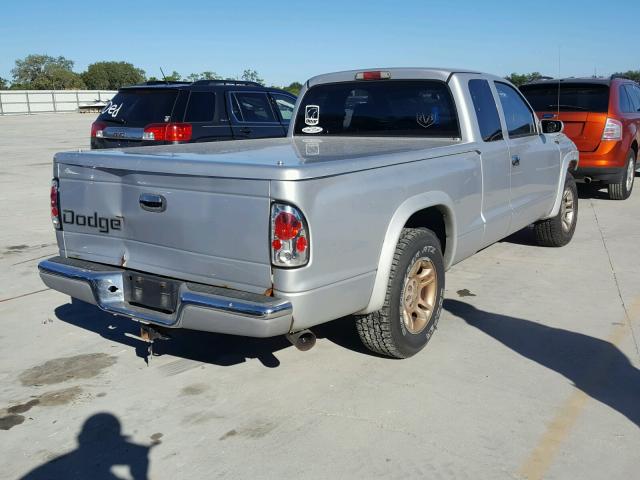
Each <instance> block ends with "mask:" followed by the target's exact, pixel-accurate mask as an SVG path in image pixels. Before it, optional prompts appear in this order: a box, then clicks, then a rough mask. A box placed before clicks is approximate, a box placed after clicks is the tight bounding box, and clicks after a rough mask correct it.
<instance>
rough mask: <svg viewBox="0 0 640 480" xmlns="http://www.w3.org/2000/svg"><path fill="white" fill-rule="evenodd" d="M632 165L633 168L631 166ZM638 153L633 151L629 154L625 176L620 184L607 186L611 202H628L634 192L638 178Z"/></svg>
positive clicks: (625, 165) (625, 166)
mask: <svg viewBox="0 0 640 480" xmlns="http://www.w3.org/2000/svg"><path fill="white" fill-rule="evenodd" d="M630 165H631V166H630ZM635 167H636V152H635V151H634V150H633V149H631V150H629V153H628V154H627V161H626V163H625V164H624V175H623V176H622V179H621V180H620V181H619V182H618V183H611V184H609V185H607V189H608V190H609V198H610V199H611V200H626V199H627V198H629V195H631V190H633V183H634V178H635V176H636V168H635Z"/></svg>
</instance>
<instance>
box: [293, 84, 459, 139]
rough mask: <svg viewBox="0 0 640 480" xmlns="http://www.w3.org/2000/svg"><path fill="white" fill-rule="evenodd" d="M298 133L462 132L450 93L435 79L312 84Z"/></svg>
mask: <svg viewBox="0 0 640 480" xmlns="http://www.w3.org/2000/svg"><path fill="white" fill-rule="evenodd" d="M295 133H296V134H297V135H305V134H314V135H359V136H416V137H446V138H457V137H460V128H459V126H458V117H457V114H456V109H455V105H454V103H453V99H452V97H451V92H450V91H449V88H448V87H447V85H446V84H445V83H444V82H439V81H433V80H416V81H414V80H410V81H405V80H396V81H389V80H382V81H368V82H362V81H360V82H344V83H335V84H325V85H318V86H315V87H312V88H311V89H309V90H308V91H307V93H306V94H305V96H304V98H303V99H302V102H301V103H300V108H299V109H298V115H297V117H296V125H295Z"/></svg>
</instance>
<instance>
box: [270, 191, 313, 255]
mask: <svg viewBox="0 0 640 480" xmlns="http://www.w3.org/2000/svg"><path fill="white" fill-rule="evenodd" d="M308 261H309V235H308V228H307V225H306V221H305V219H304V216H303V215H302V213H301V212H300V211H299V210H298V209H297V208H295V207H292V206H291V205H284V204H281V203H274V204H273V205H272V206H271V262H272V263H273V265H274V266H276V267H301V266H303V265H306V264H307V262H308Z"/></svg>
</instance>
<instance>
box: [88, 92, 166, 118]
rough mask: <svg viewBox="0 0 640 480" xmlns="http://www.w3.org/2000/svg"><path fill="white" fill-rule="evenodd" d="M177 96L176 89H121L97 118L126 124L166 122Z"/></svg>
mask: <svg viewBox="0 0 640 480" xmlns="http://www.w3.org/2000/svg"><path fill="white" fill-rule="evenodd" d="M177 96H178V90H176V89H171V90H161V89H137V88H136V89H127V90H121V91H119V92H118V93H117V94H116V96H115V97H113V98H112V99H111V101H110V102H109V104H108V105H107V106H106V107H105V108H103V109H102V111H101V112H100V116H99V117H98V119H99V120H102V121H106V122H118V123H123V124H127V125H131V124H138V125H146V124H149V123H163V122H168V121H170V120H171V112H172V111H173V104H174V103H175V101H176V97H177Z"/></svg>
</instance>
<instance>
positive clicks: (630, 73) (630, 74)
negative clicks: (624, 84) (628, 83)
mask: <svg viewBox="0 0 640 480" xmlns="http://www.w3.org/2000/svg"><path fill="white" fill-rule="evenodd" d="M615 75H622V76H623V77H627V78H630V79H631V80H635V81H636V82H638V83H640V70H627V71H626V72H618V73H616V74H615Z"/></svg>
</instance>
